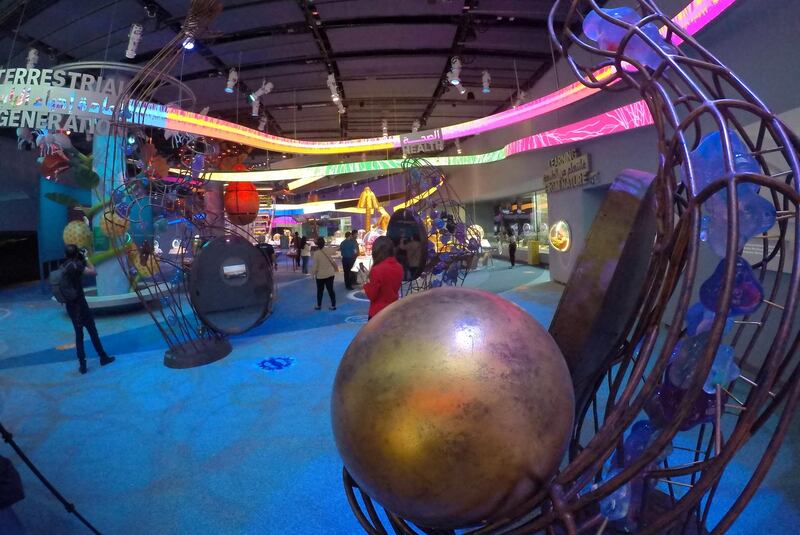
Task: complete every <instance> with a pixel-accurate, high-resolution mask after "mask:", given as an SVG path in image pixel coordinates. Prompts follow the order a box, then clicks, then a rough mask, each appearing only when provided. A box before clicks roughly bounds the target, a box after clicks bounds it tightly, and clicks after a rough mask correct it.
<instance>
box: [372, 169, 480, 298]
mask: <svg viewBox="0 0 800 535" xmlns="http://www.w3.org/2000/svg"><path fill="white" fill-rule="evenodd" d="M403 169H404V174H405V188H406V202H405V203H404V205H403V207H402V208H401V209H400V210H402V211H403V213H404V215H403V216H402V217H400V216H398V209H395V210H396V211H395V214H394V216H392V220H390V222H389V225H388V229H387V233H388V235H389V237H390V238H392V240H393V241H394V242H395V245H396V246H398V247H399V248H400V252H401V253H405V251H404V247H403V239H404V237H406V238H408V240H407V242H413V241H414V239H415V236H416V234H422V235H421V236H419V237H420V242H421V243H420V248H421V251H419V253H418V254H419V258H418V260H419V264H414V266H413V267H417V266H418V267H419V269H418V270H415V269H411V270H407V271H406V277H404V284H403V290H402V292H403V295H407V294H409V293H413V292H418V291H423V290H427V289H430V288H438V287H441V286H460V285H462V284H464V279H465V278H466V276H467V273H469V271H470V270H472V269H473V267H474V263H475V262H474V261H475V257H476V255H477V252H478V249H479V247H480V238H477V237H476V236H475V235H473V233H472V232H470V231H469V230H468V229H469V228H470V227H471V226H472V223H471V222H470V221H469V220H467V221H464V220H463V219H462V217H466V215H467V214H466V210H464V206H463V205H462V204H461V201H460V200H459V198H458V196H457V195H456V193H455V191H453V189H452V188H451V187H450V185H449V184H448V183H447V181H446V180H445V178H444V173H443V172H442V170H441V169H440V168H438V167H435V166H433V165H431V164H430V163H428V162H427V161H426V160H424V159H421V158H409V159H406V160H405V161H404V162H403ZM395 216H398V217H397V218H396V217H395ZM395 220H396V221H397V227H396V229H394V230H393V226H394V225H393V223H392V221H395ZM411 220H414V221H416V223H415V224H411ZM414 226H417V227H419V228H420V229H421V231H420V232H419V233H417V232H416V231H415V230H414V229H413V228H412V227H414ZM404 233H405V236H404ZM412 254H417V251H416V248H414V249H412ZM401 256H402V255H401ZM411 273H413V275H414V276H409V274H411Z"/></svg>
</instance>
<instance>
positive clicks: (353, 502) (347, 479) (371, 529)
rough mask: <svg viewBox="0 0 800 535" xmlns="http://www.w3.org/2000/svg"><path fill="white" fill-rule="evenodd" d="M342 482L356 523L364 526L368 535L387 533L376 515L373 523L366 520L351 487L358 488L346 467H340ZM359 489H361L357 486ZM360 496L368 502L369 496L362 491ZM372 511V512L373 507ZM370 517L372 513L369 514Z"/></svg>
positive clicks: (385, 534) (383, 534)
mask: <svg viewBox="0 0 800 535" xmlns="http://www.w3.org/2000/svg"><path fill="white" fill-rule="evenodd" d="M342 482H343V483H344V491H345V495H346V496H347V503H349V504H350V509H351V510H352V511H353V514H354V515H355V517H356V520H358V523H359V524H361V527H362V528H364V531H366V532H367V533H368V534H369V535H388V534H387V532H386V530H385V529H384V528H383V525H382V524H381V522H380V520H379V519H377V515H375V518H373V522H374V524H372V523H370V521H369V520H367V517H366V516H365V515H364V512H363V511H362V510H361V506H360V505H359V503H358V498H356V495H355V492H354V491H353V489H355V488H358V485H357V484H356V482H355V481H354V480H353V478H352V477H351V476H350V474H349V473H348V472H347V468H342ZM359 490H361V489H360V488H359ZM362 498H363V499H364V503H365V504H366V503H368V502H369V497H367V496H366V495H365V494H363V492H362ZM370 505H371V504H370ZM372 511H373V512H374V508H373V509H372ZM370 517H372V514H370Z"/></svg>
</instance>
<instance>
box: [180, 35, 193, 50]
mask: <svg viewBox="0 0 800 535" xmlns="http://www.w3.org/2000/svg"><path fill="white" fill-rule="evenodd" d="M181 46H183V48H185V49H186V50H194V37H192V36H191V35H190V36H188V37H187V38H186V39H184V40H183V44H182V45H181Z"/></svg>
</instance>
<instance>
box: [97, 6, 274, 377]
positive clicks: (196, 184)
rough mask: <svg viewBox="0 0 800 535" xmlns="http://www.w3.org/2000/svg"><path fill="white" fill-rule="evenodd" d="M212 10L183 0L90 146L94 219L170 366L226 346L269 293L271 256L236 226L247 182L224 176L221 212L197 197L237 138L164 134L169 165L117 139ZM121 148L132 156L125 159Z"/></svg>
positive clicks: (247, 202)
mask: <svg viewBox="0 0 800 535" xmlns="http://www.w3.org/2000/svg"><path fill="white" fill-rule="evenodd" d="M221 10H222V6H221V4H220V3H219V2H218V1H217V0H193V1H192V3H191V6H190V9H189V13H188V15H187V17H186V20H185V22H184V24H183V26H182V28H181V32H179V33H178V34H177V35H176V37H175V38H174V39H173V40H172V41H171V42H170V43H169V44H167V45H166V46H165V47H164V49H163V50H162V52H161V53H160V54H158V55H157V56H156V57H155V58H154V59H153V60H151V61H150V62H149V63H148V64H147V65H146V66H145V67H144V68H142V69H141V71H139V72H138V73H137V74H136V75H135V76H134V78H133V79H132V80H131V81H130V82H129V83H128V84H127V85H126V86H125V91H124V92H122V94H121V95H120V96H119V100H118V102H117V105H116V106H115V108H114V122H113V127H112V131H111V132H110V133H109V135H108V140H107V143H106V144H105V148H104V150H103V151H102V153H101V154H97V153H96V154H95V157H96V158H99V159H102V161H103V162H104V166H102V167H101V170H102V171H103V173H101V174H102V175H103V177H102V178H103V184H101V189H102V191H103V194H104V202H105V203H106V204H107V205H108V208H107V209H106V210H105V211H104V213H103V215H102V217H103V220H102V221H101V225H100V226H101V228H102V229H104V233H105V234H106V235H107V236H108V239H109V241H110V243H111V246H112V248H113V250H114V252H115V253H116V256H117V258H118V260H119V263H120V266H121V267H122V269H123V270H124V272H125V273H126V274H127V275H128V277H129V279H130V281H131V287H132V289H133V290H134V291H135V292H136V293H137V295H138V297H139V299H140V301H141V302H142V304H143V305H144V306H145V307H146V309H147V311H148V312H149V313H150V315H151V317H152V319H153V321H154V322H155V324H156V326H157V327H158V328H159V330H160V332H161V334H162V336H163V337H164V339H165V341H166V342H167V344H168V346H169V349H168V351H167V352H166V355H165V358H164V363H165V365H166V366H168V367H173V368H185V367H191V366H198V365H203V364H207V363H210V362H213V361H215V360H218V359H220V358H222V357H224V356H225V355H227V354H228V353H229V352H230V350H231V346H230V343H229V342H228V341H227V336H228V335H230V334H236V333H241V332H244V331H245V330H247V329H250V328H252V327H254V326H256V325H258V324H259V323H260V322H261V321H263V320H264V319H265V318H266V317H267V315H268V314H269V312H270V310H271V302H272V296H273V293H274V286H273V280H272V266H271V265H270V264H269V262H267V260H266V256H265V255H264V254H262V253H261V251H259V250H258V249H257V248H256V247H254V246H253V245H252V242H253V241H255V240H254V239H252V236H249V235H248V233H247V232H246V231H245V229H244V228H242V227H241V225H245V224H247V223H249V222H250V221H252V220H253V219H255V216H256V215H257V213H258V195H257V192H255V188H254V187H253V186H252V184H249V183H246V184H242V183H234V184H231V186H230V187H229V188H228V191H227V192H226V194H225V202H224V208H225V212H227V214H226V213H224V212H223V209H222V206H218V207H215V206H212V205H210V204H209V203H208V202H207V199H206V193H207V187H209V186H207V182H208V181H207V172H208V171H209V168H210V165H211V164H212V163H218V164H219V165H225V166H228V167H231V168H232V167H235V166H237V165H240V164H241V160H242V159H243V158H244V157H245V156H246V153H245V152H244V151H242V150H240V148H239V146H237V145H235V144H227V145H226V146H225V147H224V149H222V151H220V150H219V148H218V146H217V144H216V143H215V142H213V141H211V140H207V139H204V138H202V137H197V136H191V137H190V138H186V139H181V140H177V141H176V138H173V141H174V142H176V143H179V145H180V146H179V147H178V149H177V151H176V152H177V167H178V172H177V173H173V172H171V170H170V165H169V162H168V160H167V158H166V157H165V156H162V155H160V154H158V150H157V147H156V146H155V145H154V144H153V143H152V142H146V143H141V144H139V143H134V144H135V145H137V146H139V148H138V151H137V149H136V148H135V147H134V149H133V150H131V149H130V148H128V149H127V150H126V149H124V148H123V144H125V142H126V141H127V140H128V139H129V136H130V138H131V139H134V141H135V139H136V137H137V136H133V135H132V134H131V133H132V132H134V131H137V132H138V128H137V129H136V130H133V129H134V128H136V127H133V126H132V123H134V121H133V119H134V118H135V117H138V116H139V115H141V114H145V113H147V112H148V108H149V107H150V106H152V105H151V104H147V103H148V102H153V101H155V100H156V99H154V98H153V97H154V93H155V91H157V90H158V89H159V87H160V86H161V85H162V84H161V80H162V78H163V76H162V75H163V74H164V73H166V72H168V71H169V70H171V69H172V67H173V66H174V64H175V62H176V61H177V60H178V59H179V58H180V56H181V54H182V47H181V43H182V42H184V41H185V40H186V39H189V38H191V39H194V38H197V37H198V36H199V35H201V34H202V33H203V32H205V31H206V30H207V27H208V25H209V23H210V22H211V21H212V20H213V19H214V18H215V17H216V16H217V15H218V14H219V13H220V12H221ZM97 138H98V136H95V140H97ZM96 152H97V151H96ZM126 157H127V158H128V159H131V160H135V161H136V163H135V164H134V165H133V166H127V168H126V166H124V162H123V161H122V160H123V159H124V158H126ZM120 163H122V164H123V165H118V164H120ZM118 168H119V169H120V172H108V171H109V169H118ZM226 215H227V218H226V217H225V216H226ZM244 237H246V239H245V238H244Z"/></svg>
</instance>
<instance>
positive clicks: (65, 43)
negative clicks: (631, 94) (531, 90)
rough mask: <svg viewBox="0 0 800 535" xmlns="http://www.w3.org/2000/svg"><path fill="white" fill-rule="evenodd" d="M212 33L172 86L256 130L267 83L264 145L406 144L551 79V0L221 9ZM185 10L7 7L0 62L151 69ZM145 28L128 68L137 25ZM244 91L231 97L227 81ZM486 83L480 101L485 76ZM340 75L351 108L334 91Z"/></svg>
mask: <svg viewBox="0 0 800 535" xmlns="http://www.w3.org/2000/svg"><path fill="white" fill-rule="evenodd" d="M222 4H223V6H224V11H223V12H222V14H221V15H220V16H219V17H218V18H217V20H215V21H214V23H213V24H212V25H211V32H210V34H209V35H206V36H205V37H204V38H202V39H201V40H200V42H199V43H198V45H197V46H196V47H195V49H194V50H193V51H190V52H186V53H185V55H184V58H183V61H182V62H180V63H179V65H178V67H177V68H176V70H175V72H174V73H173V74H174V75H175V76H176V77H179V78H182V79H183V80H184V81H185V82H187V84H188V85H189V86H190V87H191V88H192V90H193V91H194V92H195V93H196V95H197V99H198V103H197V104H198V105H197V109H196V110H194V111H198V110H199V109H200V108H202V107H203V106H210V107H211V112H210V114H211V115H213V116H217V117H222V118H225V119H229V120H234V121H237V122H239V123H241V124H244V125H248V126H252V127H255V126H256V124H257V123H258V118H254V117H251V113H250V111H251V108H250V103H249V101H248V100H247V94H248V93H249V92H250V91H253V90H255V89H256V88H258V87H259V86H260V85H261V83H262V81H263V80H266V81H269V82H272V83H273V84H274V90H273V91H272V93H270V94H269V95H267V96H265V97H263V98H262V108H261V110H262V113H265V112H266V113H267V114H268V118H269V127H268V129H269V132H270V133H274V134H280V135H285V136H290V137H298V138H304V139H318V140H332V139H341V138H343V137H350V138H353V137H376V136H380V135H381V121H382V119H386V120H387V121H388V126H389V133H390V134H396V133H402V132H408V131H410V130H411V125H412V122H413V121H414V120H420V121H422V124H423V125H426V126H427V127H428V128H435V127H441V126H446V125H450V124H454V123H459V122H462V121H465V120H469V119H473V118H477V117H484V116H486V115H489V114H491V113H493V112H495V111H497V110H499V109H502V108H503V107H506V106H508V105H509V103H510V102H511V101H512V99H514V98H515V94H516V90H517V87H518V85H519V87H520V88H522V89H526V88H528V87H530V86H531V85H532V84H533V82H535V81H536V80H537V79H538V78H539V77H541V76H542V75H543V74H544V72H545V71H546V70H547V68H548V67H549V66H550V65H552V61H553V60H552V56H551V49H550V45H549V42H548V38H547V29H546V19H547V14H548V10H549V8H550V5H552V0H314V1H311V0H222ZM188 5H189V0H159V1H158V2H151V1H147V0H27V2H26V1H8V0H7V1H5V2H0V32H1V33H0V35H2V40H0V58H2V60H4V63H5V64H6V65H9V66H24V64H25V57H26V54H27V50H28V48H29V47H35V48H37V49H39V51H40V61H39V64H38V66H39V67H49V66H52V65H55V64H58V63H65V62H69V61H81V60H108V61H131V62H132V63H137V64H143V63H145V62H146V61H147V60H148V59H149V58H151V57H152V56H153V54H154V53H155V52H156V51H157V50H158V49H159V48H160V47H161V46H163V45H164V44H166V43H167V42H168V41H169V40H170V39H171V38H173V37H174V36H175V32H176V30H178V29H179V28H180V25H181V22H182V19H183V16H184V15H185V14H186V10H187V7H188ZM133 22H139V23H141V24H142V25H143V26H144V35H143V38H142V41H141V44H140V46H139V50H138V55H137V57H136V59H134V60H125V58H124V53H125V49H126V47H127V43H128V31H129V28H130V25H131V23H133ZM453 56H459V57H460V58H461V60H462V62H463V69H462V75H461V78H462V80H463V83H464V85H465V87H466V88H467V90H468V91H469V92H470V93H471V94H472V95H473V96H474V99H468V97H469V94H465V95H461V94H459V92H458V91H457V90H456V89H455V88H453V87H451V86H449V84H447V83H446V79H445V77H446V74H447V71H448V70H449V64H450V58H451V57H453ZM231 67H236V68H237V69H239V71H240V75H239V78H240V85H239V91H238V92H237V93H234V94H227V93H225V92H224V88H225V83H226V80H227V75H228V69H230V68H231ZM484 69H487V70H488V71H489V72H490V74H491V77H492V85H491V92H490V93H488V94H484V93H482V92H481V73H482V71H483V70H484ZM331 72H332V73H334V74H335V75H336V79H337V81H338V82H339V90H340V94H341V96H342V99H343V103H344V105H345V107H346V110H347V111H346V113H345V114H343V115H340V114H339V113H338V111H337V108H336V106H335V105H334V103H333V102H332V101H331V94H330V91H329V90H328V88H327V86H326V79H327V76H328V74H329V73H331Z"/></svg>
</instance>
